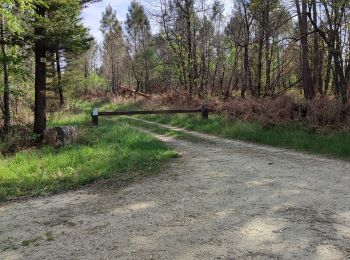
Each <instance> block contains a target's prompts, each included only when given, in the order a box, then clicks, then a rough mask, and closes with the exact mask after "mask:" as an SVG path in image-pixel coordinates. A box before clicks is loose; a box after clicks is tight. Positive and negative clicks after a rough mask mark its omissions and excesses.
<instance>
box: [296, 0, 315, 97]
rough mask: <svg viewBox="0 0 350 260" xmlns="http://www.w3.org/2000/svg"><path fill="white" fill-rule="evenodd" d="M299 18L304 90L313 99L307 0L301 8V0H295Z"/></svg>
mask: <svg viewBox="0 0 350 260" xmlns="http://www.w3.org/2000/svg"><path fill="white" fill-rule="evenodd" d="M295 4H296V8H297V13H298V19H299V31H300V37H301V39H300V42H301V78H302V84H303V90H304V97H305V98H306V99H312V98H314V97H315V88H314V85H313V84H312V78H311V70H310V64H309V46H308V41H307V38H308V37H307V35H308V30H307V5H306V0H301V10H300V5H299V0H295Z"/></svg>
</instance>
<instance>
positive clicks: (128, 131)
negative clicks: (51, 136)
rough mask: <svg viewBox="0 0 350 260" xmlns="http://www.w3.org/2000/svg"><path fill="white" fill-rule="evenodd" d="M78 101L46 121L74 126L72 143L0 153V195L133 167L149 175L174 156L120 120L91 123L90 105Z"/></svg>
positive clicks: (51, 188)
mask: <svg viewBox="0 0 350 260" xmlns="http://www.w3.org/2000/svg"><path fill="white" fill-rule="evenodd" d="M77 106H78V110H80V111H81V112H80V113H79V114H76V115H67V114H62V115H60V116H58V118H55V119H51V121H50V122H49V125H50V126H56V125H76V126H78V127H79V137H78V140H77V141H76V142H75V143H73V144H71V145H69V146H66V147H63V148H60V149H55V148H53V147H49V146H44V147H43V148H41V149H35V150H30V151H22V152H18V153H17V154H15V155H13V156H9V157H0V200H8V199H14V198H18V197H21V196H36V195H46V194H50V193H55V192H58V191H64V190H69V189H75V188H77V187H79V186H82V185H85V184H87V183H91V182H93V181H95V180H98V179H105V178H110V177H116V178H119V177H120V178H124V177H125V175H127V174H128V172H131V171H133V172H135V171H136V172H140V174H149V173H153V172H157V170H158V169H159V168H160V166H161V165H162V162H164V161H167V160H168V159H170V158H174V157H176V156H177V153H176V152H175V151H174V150H171V149H169V148H168V147H167V146H166V145H165V144H163V143H162V142H160V141H158V140H157V139H155V138H154V137H152V136H151V135H148V134H145V133H142V132H140V131H137V130H135V129H134V128H133V127H130V126H129V125H128V124H127V123H126V122H121V121H120V122H119V121H118V120H119V119H101V125H100V126H99V127H97V128H92V127H90V124H91V123H90V121H91V118H90V116H89V114H88V111H90V107H89V104H88V103H84V102H81V103H77Z"/></svg>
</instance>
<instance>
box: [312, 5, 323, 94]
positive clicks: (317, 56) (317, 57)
mask: <svg viewBox="0 0 350 260" xmlns="http://www.w3.org/2000/svg"><path fill="white" fill-rule="evenodd" d="M312 7H313V8H312V9H313V11H312V13H313V20H314V22H315V23H316V24H317V6H316V0H312ZM313 38H314V39H313V41H314V46H313V47H314V50H313V51H314V53H313V54H314V57H313V73H312V78H313V84H314V86H316V87H317V89H318V92H319V93H320V94H321V95H323V88H322V59H321V52H320V45H319V36H318V34H317V33H316V32H315V33H314V35H313Z"/></svg>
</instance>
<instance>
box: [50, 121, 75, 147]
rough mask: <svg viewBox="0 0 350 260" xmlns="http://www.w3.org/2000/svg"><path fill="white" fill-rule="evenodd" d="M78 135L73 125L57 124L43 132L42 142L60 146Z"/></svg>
mask: <svg viewBox="0 0 350 260" xmlns="http://www.w3.org/2000/svg"><path fill="white" fill-rule="evenodd" d="M77 135H78V131H77V128H76V127H74V126H58V127H54V128H48V129H46V130H45V133H44V143H45V144H48V145H51V146H54V147H61V146H65V145H67V144H70V143H72V142H73V141H74V140H75V139H76V138H77Z"/></svg>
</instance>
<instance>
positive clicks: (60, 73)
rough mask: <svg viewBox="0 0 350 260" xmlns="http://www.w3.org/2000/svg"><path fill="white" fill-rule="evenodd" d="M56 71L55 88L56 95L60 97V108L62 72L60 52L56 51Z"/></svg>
mask: <svg viewBox="0 0 350 260" xmlns="http://www.w3.org/2000/svg"><path fill="white" fill-rule="evenodd" d="M56 71H57V86H58V95H59V97H60V107H63V106H64V94H63V86H62V71H61V62H60V52H59V51H56Z"/></svg>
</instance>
